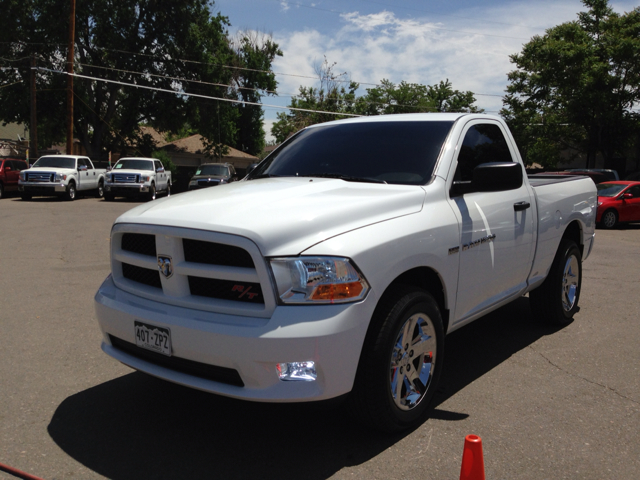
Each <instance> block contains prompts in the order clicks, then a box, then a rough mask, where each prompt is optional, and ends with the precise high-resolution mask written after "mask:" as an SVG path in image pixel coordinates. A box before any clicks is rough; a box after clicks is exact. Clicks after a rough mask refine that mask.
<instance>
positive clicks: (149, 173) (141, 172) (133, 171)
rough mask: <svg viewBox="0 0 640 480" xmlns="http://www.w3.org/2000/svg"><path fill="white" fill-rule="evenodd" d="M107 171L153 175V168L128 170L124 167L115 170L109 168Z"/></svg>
mask: <svg viewBox="0 0 640 480" xmlns="http://www.w3.org/2000/svg"><path fill="white" fill-rule="evenodd" d="M109 173H125V174H127V175H153V174H154V173H155V172H154V171H153V170H130V169H126V168H119V169H117V170H109Z"/></svg>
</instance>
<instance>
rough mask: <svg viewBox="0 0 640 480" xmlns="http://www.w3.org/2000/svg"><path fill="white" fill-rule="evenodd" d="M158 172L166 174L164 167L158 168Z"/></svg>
mask: <svg viewBox="0 0 640 480" xmlns="http://www.w3.org/2000/svg"><path fill="white" fill-rule="evenodd" d="M156 172H158V173H162V172H164V167H158V168H157V169H156Z"/></svg>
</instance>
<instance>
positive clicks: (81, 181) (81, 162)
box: [76, 158, 91, 191]
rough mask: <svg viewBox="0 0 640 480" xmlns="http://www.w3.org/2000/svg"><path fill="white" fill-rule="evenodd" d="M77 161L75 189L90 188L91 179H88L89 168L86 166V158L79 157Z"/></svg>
mask: <svg viewBox="0 0 640 480" xmlns="http://www.w3.org/2000/svg"><path fill="white" fill-rule="evenodd" d="M77 162H78V163H77V166H78V184H77V185H76V190H78V191H80V190H88V189H89V188H91V187H90V184H91V180H90V179H89V168H88V167H87V160H86V159H84V158H79V159H78V160H77Z"/></svg>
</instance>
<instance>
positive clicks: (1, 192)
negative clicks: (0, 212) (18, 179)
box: [0, 183, 4, 198]
mask: <svg viewBox="0 0 640 480" xmlns="http://www.w3.org/2000/svg"><path fill="white" fill-rule="evenodd" d="M2 197H4V185H3V184H2V183H0V198H2Z"/></svg>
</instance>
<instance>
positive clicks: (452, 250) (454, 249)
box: [449, 247, 460, 255]
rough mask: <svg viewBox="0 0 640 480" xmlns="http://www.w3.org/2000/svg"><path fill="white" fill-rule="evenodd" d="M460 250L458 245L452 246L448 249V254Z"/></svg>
mask: <svg viewBox="0 0 640 480" xmlns="http://www.w3.org/2000/svg"><path fill="white" fill-rule="evenodd" d="M459 251H460V247H453V248H450V249H449V255H453V254H454V253H458V252H459Z"/></svg>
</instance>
